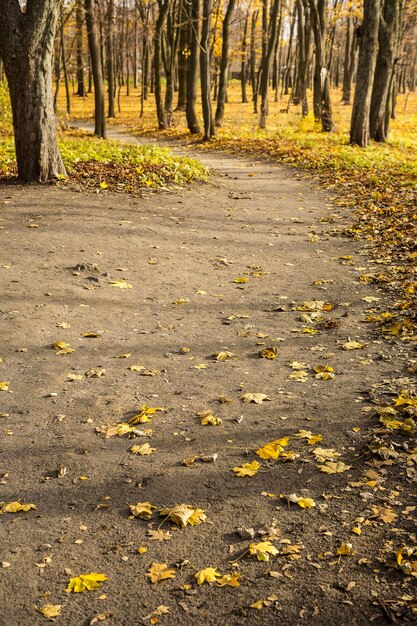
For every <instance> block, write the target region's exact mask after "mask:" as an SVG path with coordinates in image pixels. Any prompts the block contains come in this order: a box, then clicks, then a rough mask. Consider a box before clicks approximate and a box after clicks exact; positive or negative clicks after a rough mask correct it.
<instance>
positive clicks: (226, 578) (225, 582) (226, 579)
mask: <svg viewBox="0 0 417 626" xmlns="http://www.w3.org/2000/svg"><path fill="white" fill-rule="evenodd" d="M239 581H240V573H239V572H233V574H224V575H223V576H222V577H221V578H218V579H217V580H216V585H217V586H218V587H240V582H239Z"/></svg>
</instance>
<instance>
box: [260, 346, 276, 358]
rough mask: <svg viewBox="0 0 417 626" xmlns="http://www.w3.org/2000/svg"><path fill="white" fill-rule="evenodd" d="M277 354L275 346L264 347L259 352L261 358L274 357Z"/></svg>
mask: <svg viewBox="0 0 417 626" xmlns="http://www.w3.org/2000/svg"><path fill="white" fill-rule="evenodd" d="M277 354H278V348H276V347H275V346H274V347H272V348H264V349H263V350H261V351H260V352H259V358H261V359H270V360H272V359H276V358H277Z"/></svg>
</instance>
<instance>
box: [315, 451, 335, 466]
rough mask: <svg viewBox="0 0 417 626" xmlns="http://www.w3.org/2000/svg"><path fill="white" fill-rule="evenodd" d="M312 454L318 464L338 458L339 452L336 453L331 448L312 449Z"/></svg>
mask: <svg viewBox="0 0 417 626" xmlns="http://www.w3.org/2000/svg"><path fill="white" fill-rule="evenodd" d="M313 454H314V456H315V457H316V459H317V461H319V463H324V462H325V461H331V460H333V459H337V458H338V457H339V456H340V452H336V451H335V450H333V448H314V450H313Z"/></svg>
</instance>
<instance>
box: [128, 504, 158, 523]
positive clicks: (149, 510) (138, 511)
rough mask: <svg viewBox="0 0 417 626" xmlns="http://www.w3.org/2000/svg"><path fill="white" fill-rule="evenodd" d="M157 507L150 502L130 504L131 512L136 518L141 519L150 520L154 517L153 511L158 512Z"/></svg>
mask: <svg viewBox="0 0 417 626" xmlns="http://www.w3.org/2000/svg"><path fill="white" fill-rule="evenodd" d="M156 508H157V507H156V506H154V505H153V504H151V503H150V502H138V503H137V504H129V509H130V512H131V513H132V515H133V516H134V517H140V518H141V519H146V520H149V519H151V517H152V515H153V511H154V510H156Z"/></svg>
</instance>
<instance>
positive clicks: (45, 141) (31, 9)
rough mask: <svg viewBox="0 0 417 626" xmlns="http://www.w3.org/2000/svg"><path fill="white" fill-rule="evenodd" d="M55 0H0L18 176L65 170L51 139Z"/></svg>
mask: <svg viewBox="0 0 417 626" xmlns="http://www.w3.org/2000/svg"><path fill="white" fill-rule="evenodd" d="M59 8H60V2H59V0H38V1H37V2H29V3H28V6H27V11H26V13H22V12H21V9H20V6H19V3H18V2H17V1H16V0H3V2H2V10H1V11H0V32H1V38H0V56H1V59H2V61H3V64H4V69H5V73H6V77H7V81H8V84H9V92H10V101H11V106H12V112H13V128H14V138H15V145H16V160H17V168H18V175H19V178H20V179H21V180H23V181H25V182H32V181H39V182H43V181H47V180H50V179H53V178H57V177H60V176H62V175H65V168H64V165H63V163H62V159H61V155H60V153H59V149H58V144H57V140H56V129H55V115H54V107H53V98H52V51H53V44H54V35H55V29H56V25H57V20H58V15H59Z"/></svg>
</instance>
